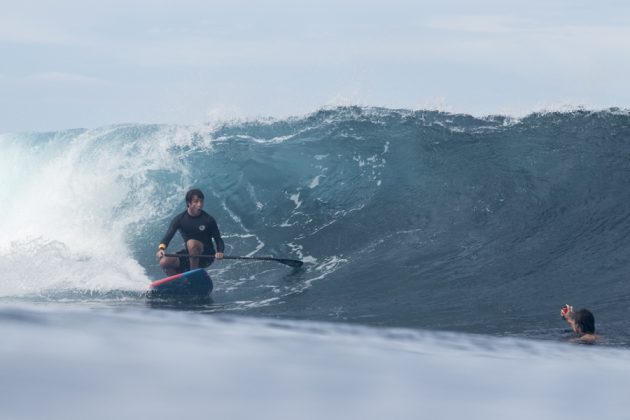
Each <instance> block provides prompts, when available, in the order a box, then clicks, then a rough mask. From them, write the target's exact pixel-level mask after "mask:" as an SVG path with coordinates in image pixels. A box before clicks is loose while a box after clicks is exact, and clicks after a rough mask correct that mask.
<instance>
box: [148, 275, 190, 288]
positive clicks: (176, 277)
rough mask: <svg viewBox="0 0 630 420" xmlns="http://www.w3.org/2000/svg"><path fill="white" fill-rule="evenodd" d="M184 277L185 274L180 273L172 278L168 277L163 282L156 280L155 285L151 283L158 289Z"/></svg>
mask: <svg viewBox="0 0 630 420" xmlns="http://www.w3.org/2000/svg"><path fill="white" fill-rule="evenodd" d="M183 275H184V273H179V274H175V275H174V276H170V277H166V278H164V279H162V280H156V281H154V282H153V283H151V287H158V286H159V285H161V284H164V283H168V282H169V281H173V280H175V279H178V278H180V277H182V276H183Z"/></svg>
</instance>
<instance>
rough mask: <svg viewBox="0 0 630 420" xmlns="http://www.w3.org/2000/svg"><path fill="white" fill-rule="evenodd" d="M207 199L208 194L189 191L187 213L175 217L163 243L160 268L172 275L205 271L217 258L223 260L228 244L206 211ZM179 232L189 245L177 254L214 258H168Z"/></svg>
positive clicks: (160, 249) (195, 190)
mask: <svg viewBox="0 0 630 420" xmlns="http://www.w3.org/2000/svg"><path fill="white" fill-rule="evenodd" d="M203 200H204V195H203V192H201V190H198V189H196V188H195V189H192V190H190V191H188V192H187V193H186V210H185V211H183V212H182V213H180V214H178V215H177V216H175V217H174V218H173V220H172V221H171V224H170V226H169V228H168V231H167V232H166V234H165V235H164V237H163V238H162V240H161V241H160V245H159V246H158V251H157V254H156V257H157V259H158V260H159V261H160V267H161V268H162V270H164V272H165V273H166V275H168V276H173V275H175V274H178V273H183V272H184V271H188V270H194V269H196V268H205V267H208V266H209V265H210V264H212V263H213V262H214V260H215V259H217V260H220V259H221V258H223V251H224V243H223V239H221V232H219V227H218V226H217V222H216V220H215V219H214V217H212V216H211V215H209V214H208V213H206V212H205V211H204V210H203ZM177 231H179V233H180V235H182V238H183V239H184V244H185V246H186V248H185V249H183V250H181V251H178V252H177V254H189V255H214V258H211V257H206V258H198V257H190V258H188V257H184V256H182V257H171V256H169V257H167V256H165V255H164V254H165V251H166V248H167V247H168V244H169V243H170V242H171V239H173V236H174V235H175V233H176V232H177ZM213 241H214V244H213V243H212V242H213ZM215 245H216V252H215V247H214V246H215Z"/></svg>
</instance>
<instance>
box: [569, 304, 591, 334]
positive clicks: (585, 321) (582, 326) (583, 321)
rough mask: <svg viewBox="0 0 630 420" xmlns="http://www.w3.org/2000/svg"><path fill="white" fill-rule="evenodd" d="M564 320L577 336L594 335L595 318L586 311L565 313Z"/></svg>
mask: <svg viewBox="0 0 630 420" xmlns="http://www.w3.org/2000/svg"><path fill="white" fill-rule="evenodd" d="M565 319H566V320H567V322H568V323H569V325H571V328H572V329H573V331H575V332H576V333H577V334H580V335H582V334H595V317H594V316H593V313H592V312H591V311H589V310H588V309H580V310H579V311H576V312H573V311H571V312H569V313H567V315H566V317H565Z"/></svg>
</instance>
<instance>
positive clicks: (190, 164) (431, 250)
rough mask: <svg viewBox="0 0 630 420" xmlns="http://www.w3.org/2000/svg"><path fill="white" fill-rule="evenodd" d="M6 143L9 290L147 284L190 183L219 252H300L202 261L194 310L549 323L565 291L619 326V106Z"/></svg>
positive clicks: (1, 165)
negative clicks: (206, 294)
mask: <svg viewBox="0 0 630 420" xmlns="http://www.w3.org/2000/svg"><path fill="white" fill-rule="evenodd" d="M0 148H1V150H2V154H1V155H0V174H1V178H2V180H3V181H2V184H1V185H0V202H1V203H2V218H1V220H0V231H1V232H2V236H1V237H0V272H2V273H5V275H4V279H3V281H2V282H1V283H0V297H2V299H5V300H7V299H8V300H15V299H26V300H33V299H35V300H38V299H43V300H46V301H50V300H52V301H59V300H64V299H65V300H73V299H74V300H78V301H90V300H94V299H96V300H99V299H102V300H105V301H110V300H112V299H115V300H116V301H117V302H120V301H127V300H129V301H135V300H137V299H140V298H138V297H137V295H136V294H134V293H135V292H140V291H142V290H144V289H146V285H147V283H148V282H149V281H150V279H156V278H160V277H162V274H161V273H160V271H159V268H158V267H157V264H156V262H155V260H154V253H155V249H156V246H157V243H158V242H159V240H160V238H161V236H162V235H163V233H164V232H165V230H166V228H167V226H168V223H169V221H170V219H171V218H172V216H174V214H176V212H178V211H182V210H183V209H184V202H183V196H184V194H185V191H186V190H187V189H188V188H191V187H198V188H201V189H202V190H203V191H204V192H205V194H206V204H205V209H206V210H207V211H208V212H209V213H210V214H212V215H214V216H215V217H216V218H217V220H218V222H219V226H220V228H221V231H222V233H223V235H224V239H225V241H226V245H227V251H226V253H227V254H231V255H255V256H265V255H275V256H279V257H287V258H299V259H303V260H304V261H305V262H306V264H305V267H304V269H302V270H299V271H292V270H291V269H289V268H287V267H286V266H283V265H281V264H274V263H263V262H240V261H236V262H235V261H222V262H219V263H215V264H214V265H213V266H212V268H211V270H210V271H211V274H212V275H213V277H214V279H215V283H216V291H215V294H214V295H213V298H214V302H213V304H212V305H211V306H210V307H207V308H206V309H209V310H212V311H215V310H216V311H238V312H242V313H245V314H251V315H257V316H258V315H262V316H271V317H280V318H295V319H312V320H340V321H346V322H355V323H362V324H369V325H382V326H393V327H414V328H428V329H441V330H454V331H465V332H482V333H490V334H496V335H520V336H528V337H537V338H545V337H552V336H553V337H557V336H558V334H559V333H562V332H563V331H564V329H565V325H563V324H562V323H561V322H560V319H559V317H558V316H557V313H558V309H559V307H560V306H561V305H562V304H565V303H571V304H574V305H576V306H579V307H582V306H583V307H588V308H589V309H591V310H592V311H593V312H594V313H595V316H596V318H597V322H598V329H599V330H600V331H601V332H602V334H604V335H605V336H606V337H607V340H609V341H610V342H612V343H618V344H622V345H625V344H628V343H630V330H628V327H627V326H625V325H624V321H623V319H624V316H625V312H626V311H627V310H628V309H629V307H628V303H627V302H628V301H629V298H630V286H629V285H628V281H627V272H628V267H629V266H630V239H628V238H630V189H629V188H628V185H630V116H629V114H628V113H627V112H625V111H620V110H617V109H610V110H606V111H597V112H595V111H585V110H580V111H572V112H560V113H544V114H531V115H529V116H527V117H525V118H523V119H520V120H514V119H510V118H507V117H499V116H497V117H487V118H475V117H472V116H468V115H453V114H446V113H441V112H436V111H408V110H390V109H380V108H360V107H344V108H336V109H328V110H321V111H319V112H316V113H313V114H311V115H308V116H305V117H300V118H291V119H286V120H280V121H279V120H270V121H266V120H261V121H250V122H234V123H229V124H223V125H219V126H199V127H182V126H166V125H119V126H113V127H106V128H100V129H94V130H69V131H64V132H55V133H31V134H4V135H0ZM178 242H179V239H178V237H176V239H175V240H174V241H173V242H172V245H171V248H170V249H172V250H176V249H179V247H178V246H177V245H178ZM6 273H9V275H7V274H6ZM112 296H115V298H112Z"/></svg>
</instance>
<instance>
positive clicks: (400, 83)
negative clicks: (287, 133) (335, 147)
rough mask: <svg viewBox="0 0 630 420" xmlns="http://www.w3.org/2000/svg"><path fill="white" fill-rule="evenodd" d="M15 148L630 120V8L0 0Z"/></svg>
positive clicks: (536, 3) (439, 1) (604, 1)
mask: <svg viewBox="0 0 630 420" xmlns="http://www.w3.org/2000/svg"><path fill="white" fill-rule="evenodd" d="M0 63H1V65H0V133H6V132H13V131H32V130H36V131H42V130H57V129H66V128H77V127H87V128H91V127H96V126H103V125H109V124H117V123H126V122H138V123H146V122H156V123H177V124H195V123H203V122H212V121H215V120H217V119H224V118H234V117H250V118H254V117H259V116H262V117H285V116H289V115H301V114H305V113H309V112H312V111H315V110H317V109H319V108H321V107H323V106H334V105H347V104H359V105H372V106H386V107H390V108H411V109H424V108H429V109H436V108H437V109H442V110H446V111H451V112H464V113H470V114H473V115H485V114H489V113H501V114H509V115H516V116H519V115H523V114H525V113H527V112H529V111H533V110H540V109H544V108H552V109H555V108H557V107H561V106H563V105H574V106H585V107H588V108H596V109H599V108H605V107H611V106H618V107H621V108H629V107H630V81H629V80H628V77H629V76H628V75H630V2H628V1H625V0H624V1H621V0H619V1H617V0H598V1H592V0H589V1H585V0H566V1H554V0H545V1H543V0H527V1H511V2H510V1H507V0H502V1H494V0H481V1H475V0H436V1H433V0H431V1H420V0H418V1H412V0H377V1H371V0H362V1H358V0H357V1H354V0H352V1H344V0H336V1H331V0H318V1H310V0H309V1H300V0H293V1H288V0H287V1H284V0H272V1H264V0H259V1H254V0H251V1H239V0H225V1H224V0H216V1H215V0H207V1H201V0H172V1H167V0H124V1H123V0H108V1H102V0H101V1H90V0H55V1H45V0H41V1H33V0H0Z"/></svg>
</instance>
